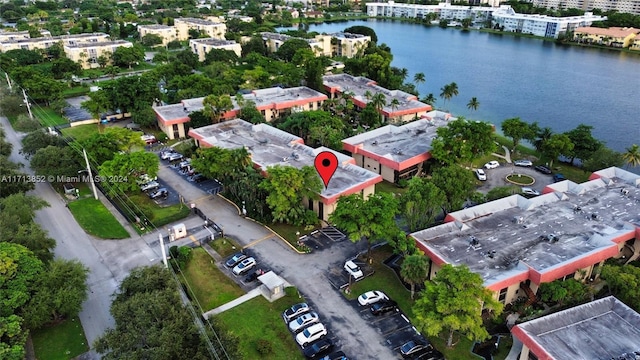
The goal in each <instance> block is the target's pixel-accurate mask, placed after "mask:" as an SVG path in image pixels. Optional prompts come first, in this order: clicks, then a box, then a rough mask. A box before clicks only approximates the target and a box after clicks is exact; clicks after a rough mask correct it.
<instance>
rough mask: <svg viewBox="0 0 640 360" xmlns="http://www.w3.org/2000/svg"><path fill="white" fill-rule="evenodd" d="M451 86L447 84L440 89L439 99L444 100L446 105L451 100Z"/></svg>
mask: <svg viewBox="0 0 640 360" xmlns="http://www.w3.org/2000/svg"><path fill="white" fill-rule="evenodd" d="M452 96H453V95H451V84H447V85H445V86H443V87H441V88H440V97H441V98H442V99H443V100H444V103H445V104H446V103H447V101H448V100H451V97H452Z"/></svg>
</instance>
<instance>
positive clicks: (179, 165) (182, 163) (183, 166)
mask: <svg viewBox="0 0 640 360" xmlns="http://www.w3.org/2000/svg"><path fill="white" fill-rule="evenodd" d="M189 165H191V159H187V160H184V161H181V162H180V164H178V167H179V168H181V169H182V168H186V167H187V166H189Z"/></svg>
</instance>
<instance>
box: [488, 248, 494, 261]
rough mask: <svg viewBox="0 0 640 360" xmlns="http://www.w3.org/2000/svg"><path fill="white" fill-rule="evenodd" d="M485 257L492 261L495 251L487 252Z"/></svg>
mask: <svg viewBox="0 0 640 360" xmlns="http://www.w3.org/2000/svg"><path fill="white" fill-rule="evenodd" d="M487 256H488V257H489V258H490V259H493V258H494V257H495V256H496V251H495V250H491V251H489V252H488V253H487Z"/></svg>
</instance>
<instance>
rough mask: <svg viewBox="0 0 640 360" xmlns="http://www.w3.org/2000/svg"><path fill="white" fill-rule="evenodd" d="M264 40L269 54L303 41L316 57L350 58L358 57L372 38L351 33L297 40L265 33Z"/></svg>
mask: <svg viewBox="0 0 640 360" xmlns="http://www.w3.org/2000/svg"><path fill="white" fill-rule="evenodd" d="M260 36H262V40H263V41H264V43H265V45H266V46H267V49H268V50H269V52H276V51H278V49H280V46H282V44H284V43H285V42H286V41H287V40H291V39H301V40H304V41H306V42H307V43H308V44H309V46H310V47H311V50H312V51H313V53H314V54H315V55H316V56H321V55H323V56H345V57H348V58H351V57H354V56H356V55H358V53H360V52H361V51H362V50H364V49H365V48H366V47H367V46H368V45H369V42H371V37H370V36H365V35H360V34H350V33H344V32H339V33H334V34H321V35H316V36H315V37H314V38H313V39H303V38H295V37H292V36H289V35H286V34H280V33H271V32H263V33H260Z"/></svg>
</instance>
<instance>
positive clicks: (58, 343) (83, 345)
mask: <svg viewBox="0 0 640 360" xmlns="http://www.w3.org/2000/svg"><path fill="white" fill-rule="evenodd" d="M31 338H32V340H33V348H34V351H35V353H36V357H37V358H38V360H65V359H73V358H75V357H76V356H78V355H81V354H83V353H85V352H87V351H88V350H89V346H87V339H86V338H85V336H84V331H83V329H82V325H81V324H80V320H79V319H78V318H77V317H73V318H71V319H66V320H65V321H63V322H61V323H59V324H56V325H54V326H50V327H45V328H43V329H40V330H36V331H34V332H33V333H32V334H31Z"/></svg>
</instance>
